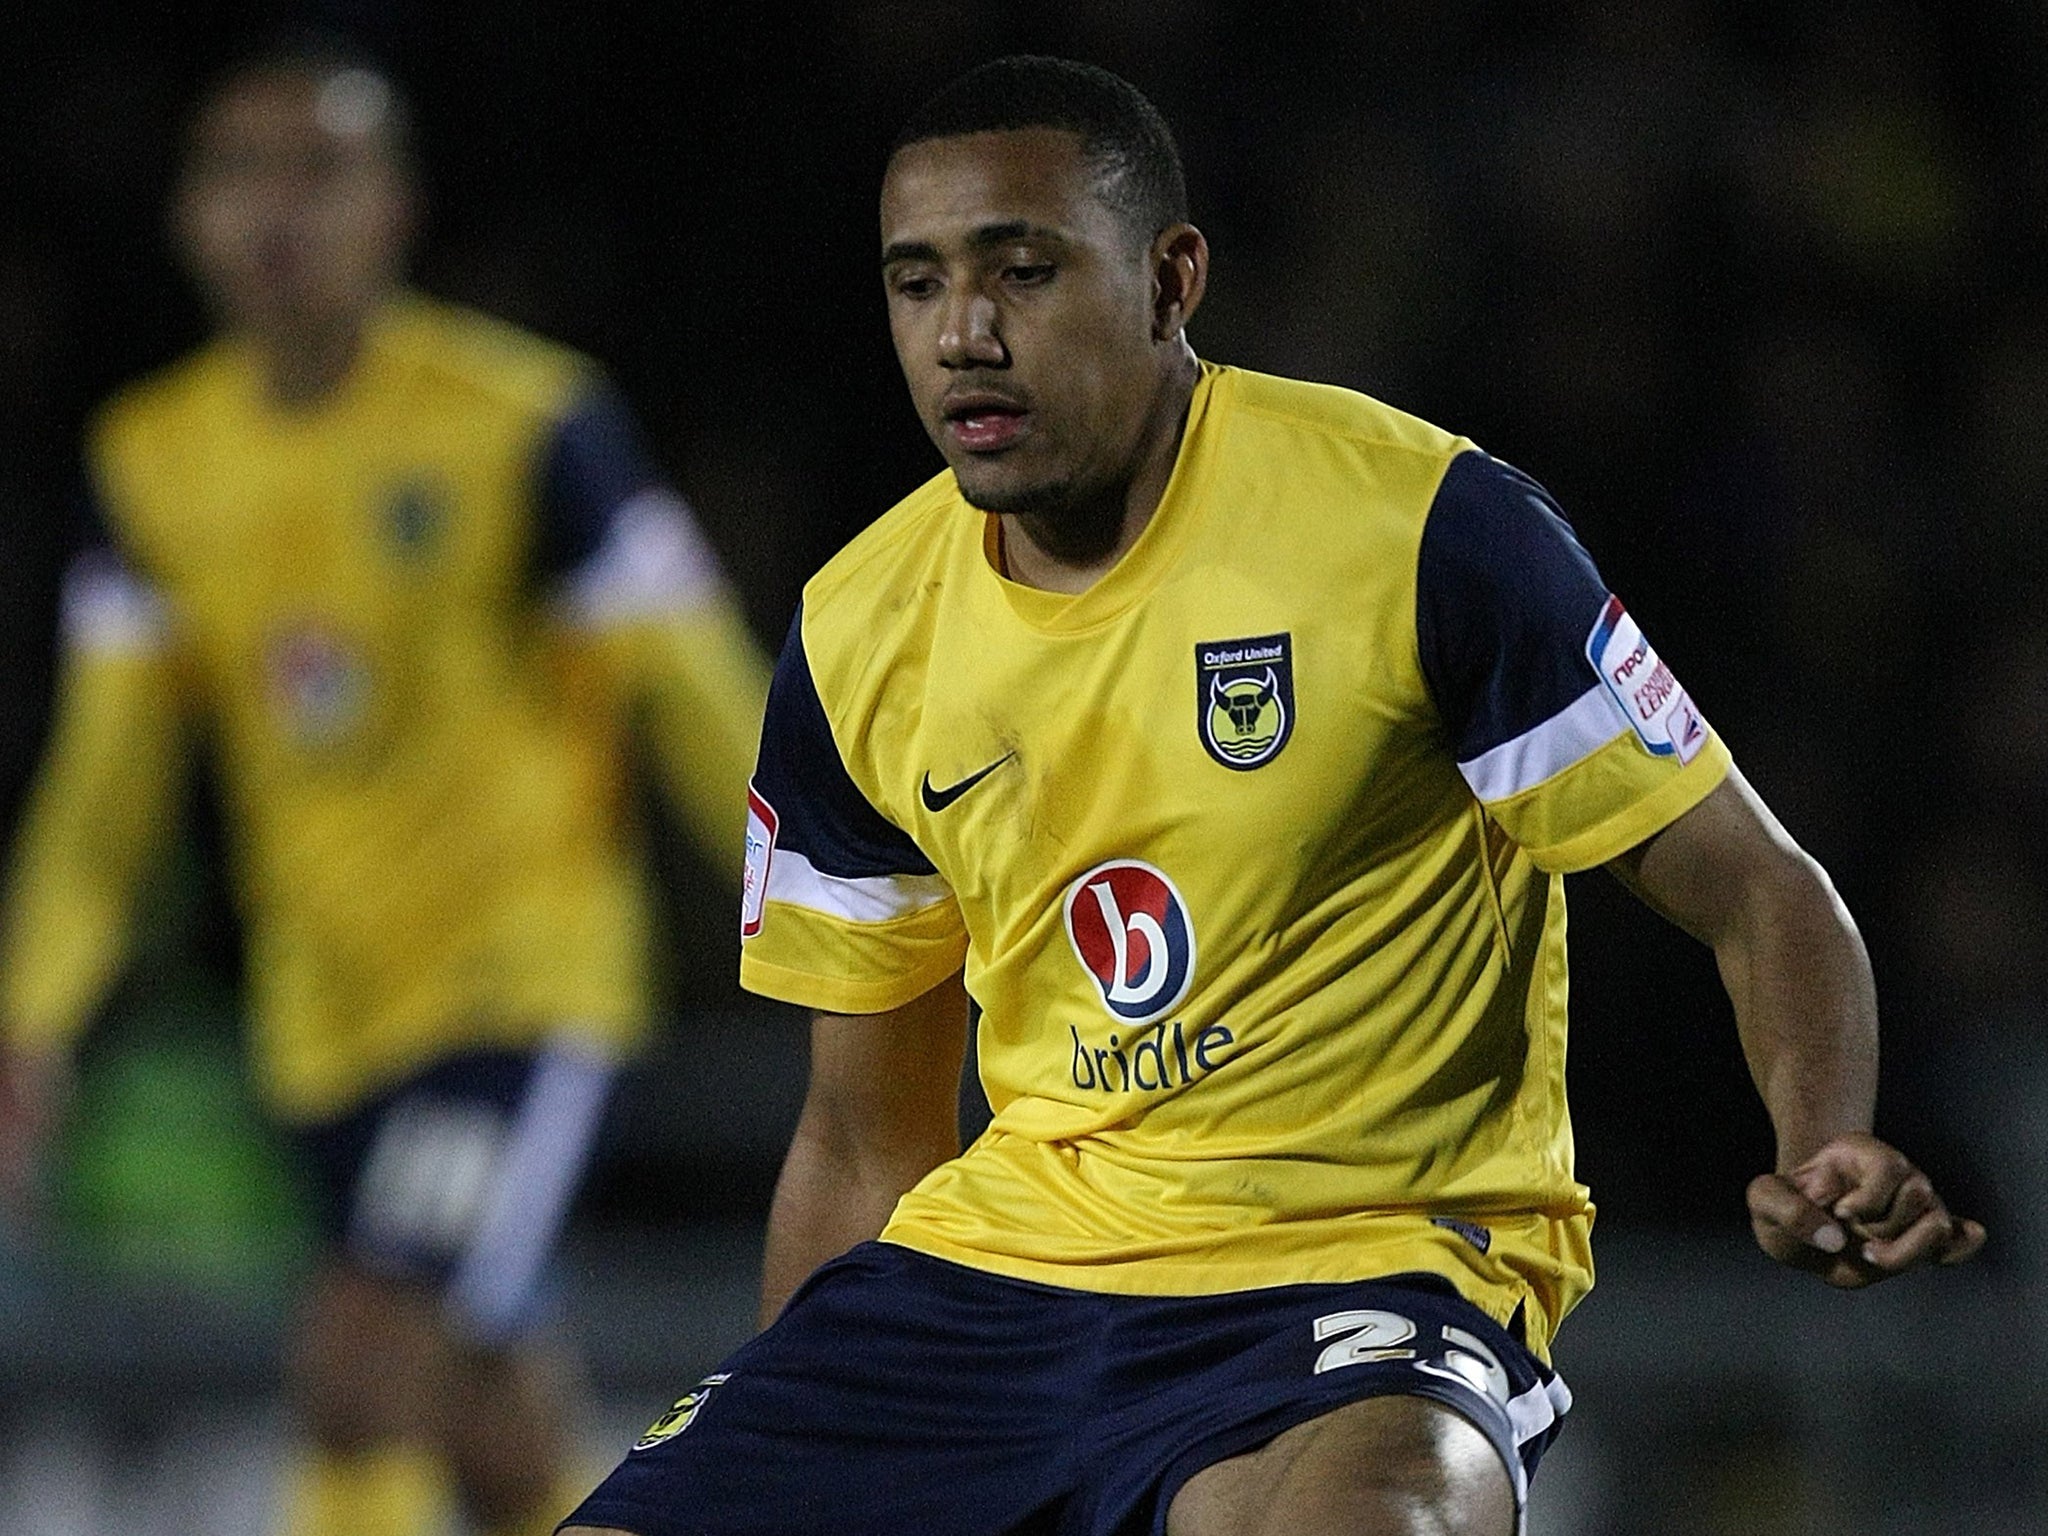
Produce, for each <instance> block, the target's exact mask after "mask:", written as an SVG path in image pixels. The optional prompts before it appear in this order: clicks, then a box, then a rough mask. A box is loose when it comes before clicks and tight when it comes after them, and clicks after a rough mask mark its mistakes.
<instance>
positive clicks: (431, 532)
mask: <svg viewBox="0 0 2048 1536" xmlns="http://www.w3.org/2000/svg"><path fill="white" fill-rule="evenodd" d="M447 523H448V493H447V491H446V490H445V489H443V488H442V487H441V486H439V485H437V484H436V483H435V482H434V481H433V480H432V479H431V478H429V477H428V476H426V475H414V476H412V477H410V478H409V479H406V480H404V481H402V482H400V484H399V485H398V486H397V487H396V488H395V489H393V491H392V492H391V497H390V500H389V501H388V502H387V503H386V504H385V507H384V531H385V533H386V535H388V536H389V538H390V540H391V543H392V545H393V546H394V547H395V548H396V549H397V551H398V552H399V553H400V554H401V555H404V556H407V557H408V558H413V559H417V558H418V557H420V556H422V555H424V554H426V553H427V551H428V550H429V549H430V548H431V547H432V546H433V545H434V543H435V542H436V541H437V540H438V539H439V538H440V536H441V531H442V529H443V528H445V527H446V526H447Z"/></svg>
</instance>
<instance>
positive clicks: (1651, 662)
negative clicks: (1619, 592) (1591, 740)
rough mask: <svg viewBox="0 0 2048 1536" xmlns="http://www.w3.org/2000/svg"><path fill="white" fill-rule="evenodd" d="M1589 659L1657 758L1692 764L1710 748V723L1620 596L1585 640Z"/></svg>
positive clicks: (1611, 599) (1638, 736)
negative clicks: (1644, 633)
mask: <svg viewBox="0 0 2048 1536" xmlns="http://www.w3.org/2000/svg"><path fill="white" fill-rule="evenodd" d="M1586 658H1587V660H1589V661H1591V662H1592V663H1593V670H1594V671H1595V672H1597V673H1599V674H1600V682H1601V685H1602V686H1603V687H1605V688H1606V689H1607V691H1608V693H1609V694H1611V695H1612V696H1613V698H1614V701H1615V703H1617V704H1619V705H1620V706H1621V712H1622V713H1623V714H1624V715H1626V716H1628V723H1629V725H1630V726H1631V727H1633V728H1634V730H1635V733H1636V739H1637V740H1639V741H1641V742H1642V744H1643V747H1644V749H1645V750H1646V751H1648V752H1651V753H1653V754H1654V755H1656V756H1658V757H1675V758H1677V759H1678V761H1679V762H1680V763H1681V764H1684V763H1689V762H1691V761H1692V760H1693V759H1694V758H1695V757H1697V756H1698V755H1699V750H1700V748H1701V747H1703V746H1705V745H1706V744H1707V722H1706V721H1705V720H1703V719H1701V718H1700V712H1699V711H1698V710H1697V709H1695V708H1694V707H1693V702H1692V700H1691V699H1690V698H1688V697H1687V696H1686V692H1685V690H1684V689H1683V688H1682V687H1680V686H1679V683H1678V679H1677V678H1676V677H1674V676H1672V673H1671V668H1670V667H1668V666H1666V665H1665V663H1664V661H1663V660H1662V658H1660V657H1659V656H1658V655H1657V653H1656V651H1655V650H1653V649H1651V646H1650V642H1649V640H1648V639H1647V638H1645V637H1644V635H1643V632H1642V630H1641V629H1639V628H1637V627H1636V621H1635V620H1634V619H1632V618H1630V617H1629V615H1628V610H1627V609H1626V608H1624V607H1622V605H1621V599H1620V598H1618V597H1609V598H1608V599H1607V606H1606V607H1605V608H1603V609H1601V611H1600V618H1599V621H1598V622H1597V623H1595V624H1594V626H1593V632H1592V633H1591V634H1590V635H1588V636H1587V637H1586Z"/></svg>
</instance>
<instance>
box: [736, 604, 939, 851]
mask: <svg viewBox="0 0 2048 1536" xmlns="http://www.w3.org/2000/svg"><path fill="white" fill-rule="evenodd" d="M803 626H804V611H803V608H802V606H801V605H799V606H798V608H797V611H796V618H795V620H794V621H792V623H791V624H790V626H789V638H788V639H787V640H785V641H783V643H782V655H781V656H780V657H778V658H777V659H776V662H775V679H774V681H773V682H772V683H770V684H769V687H768V716H767V719H766V720H765V721H764V722H763V724H762V727H761V757H760V761H759V762H758V763H757V764H756V765H755V768H754V791H755V793H757V794H758V795H760V797H761V798H762V799H764V800H766V801H767V802H768V804H769V805H770V806H771V807H773V809H774V811H775V820H776V828H775V846H776V847H778V848H787V849H791V850H793V851H794V852H797V853H800V854H802V855H803V856H804V857H805V858H806V859H808V860H810V862H811V867H812V868H813V869H815V870H817V871H818V872H819V873H820V874H825V875H837V876H839V877H840V878H842V879H848V880H857V879H861V878H863V877H866V876H874V875H929V874H932V873H934V871H933V868H932V862H931V860H930V859H927V858H926V857H925V856H924V854H923V853H921V852H920V851H919V850H918V846H917V844H916V843H914V842H912V841H911V840H910V834H909V833H907V832H905V831H904V830H903V829H902V828H901V827H899V826H897V825H896V824H895V823H894V822H892V821H890V820H889V819H888V818H887V817H885V816H883V815H882V813H881V812H880V811H878V810H876V809H875V808H874V806H873V805H872V804H870V803H869V801H868V798H867V796H866V795H863V794H862V793H861V792H860V789H859V787H858V786H857V785H855V783H854V782H853V779H852V778H851V777H850V776H849V775H848V774H847V771H846V764H845V762H844V761H842V760H841V758H840V756H839V744H838V743H837V742H835V741H834V740H833V739H832V727H831V725H830V724H829V723H828V722H827V720H826V718H825V706H824V705H823V704H822V703H820V702H819V700H818V689H817V685H816V684H815V683H814V682H813V681H812V680H811V663H810V658H809V657H807V656H806V655H805V654H804V635H803Z"/></svg>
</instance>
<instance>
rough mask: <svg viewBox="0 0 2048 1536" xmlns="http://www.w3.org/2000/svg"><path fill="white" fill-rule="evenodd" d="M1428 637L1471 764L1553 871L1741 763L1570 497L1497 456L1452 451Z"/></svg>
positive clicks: (1474, 779)
mask: <svg viewBox="0 0 2048 1536" xmlns="http://www.w3.org/2000/svg"><path fill="white" fill-rule="evenodd" d="M1416 641H1417V648H1418V651H1419V654H1420V657H1421V662H1422V673H1423V677H1424V680H1425V681H1426V683H1427V685H1428V687H1429V691H1430V695H1431V698H1432V699H1433V701H1434V702H1435V705H1436V709H1437V714H1438V716H1439V719H1440V720H1441V722H1442V726H1443V730H1444V734H1445V736H1446V738H1447V741H1448V743H1449V745H1450V747H1451V750H1452V752H1453V755H1454V756H1455V757H1456V759H1457V763H1458V771H1459V773H1460V774H1461V775H1463V777H1464V779H1465V782H1466V783H1467V784H1468V785H1470V786H1471V789H1472V792H1473V794H1474V795H1476V796H1477V797H1478V799H1479V801H1480V803H1481V804H1483V805H1484V806H1485V807H1486V809H1487V812H1488V814H1490V815H1491V816H1492V817H1493V818H1494V819H1495V820H1496V821H1497V822H1499V823H1500V825H1501V826H1502V828H1503V829H1504V830H1506V832H1507V833H1508V835H1509V836H1511V837H1513V838H1514V839H1515V840H1516V841H1517V842H1518V843H1520V844H1521V845H1522V846H1523V847H1524V848H1525V849H1526V850H1527V851H1528V852H1529V854H1530V856H1531V857H1532V858H1534V859H1535V860H1536V862H1537V863H1538V864H1540V865H1542V866H1543V867H1545V868H1547V869H1553V870H1573V869H1584V868H1588V867H1590V866H1592V865H1594V864H1598V863H1602V862H1604V861H1605V860H1607V859H1610V858H1613V857H1614V856H1615V855H1616V854H1619V853H1621V852H1622V851H1624V850H1625V849H1627V848H1629V847H1632V846H1633V845H1634V844H1636V843H1638V842H1641V841H1642V840H1643V839H1644V838H1646V837H1648V836H1650V835H1651V834H1652V833H1654V832H1656V831H1657V830H1659V829H1660V828H1662V827H1664V826H1666V825H1668V824H1669V823H1670V822H1672V821H1673V820H1675V819H1677V817H1679V816H1680V815H1682V814H1683V813H1684V812H1685V811H1687V810H1689V809H1690V808H1691V807H1692V806H1693V805H1695V804H1697V803H1698V802H1699V801H1700V800H1702V799H1704V798H1705V797H1706V795H1707V793H1708V792H1709V791H1710V790H1712V789H1713V788H1714V786H1715V785H1716V784H1718V783H1719V782H1720V781H1721V779H1722V777H1723V776H1724V775H1725V774H1726V773H1727V771H1728V767H1729V759H1728V753H1727V749H1726V748H1725V747H1724V746H1723V745H1722V744H1721V742H1720V740H1719V738H1718V737H1717V736H1715V734H1714V733H1713V731H1712V730H1711V729H1710V728H1709V727H1708V725H1707V723H1706V721H1705V719H1704V718H1702V716H1701V715H1700V713H1699V711H1698V709H1697V708H1696V707H1695V706H1694V705H1693V702H1692V700H1691V698H1690V697H1689V696H1688V695H1687V694H1686V691H1685V689H1684V688H1683V687H1681V686H1680V685H1679V683H1678V680H1677V678H1676V677H1675V676H1673V674H1672V672H1671V669H1670V667H1669V666H1667V665H1666V664H1665V663H1664V661H1663V660H1662V659H1661V658H1660V657H1659V656H1658V655H1657V653H1656V651H1655V650H1654V649H1653V648H1652V647H1651V645H1650V642H1649V641H1648V639H1647V638H1646V637H1645V636H1644V635H1643V633H1642V631H1641V630H1640V629H1639V628H1638V627H1637V626H1636V622H1635V620H1634V619H1633V618H1631V617H1630V616H1629V613H1628V611H1627V609H1626V608H1624V607H1623V606H1622V603H1621V601H1620V599H1618V598H1617V597H1615V596H1614V595H1613V594H1612V593H1611V592H1609V591H1608V589H1607V586H1606V584H1605V583H1604V582H1603V581H1602V580H1601V579H1600V573H1599V572H1598V570H1596V569H1595V567H1594V565H1593V562H1592V560H1591V558H1590V557H1589V556H1588V555H1587V554H1586V551H1585V550H1584V548H1582V547H1581V546H1580V544H1579V541H1578V539H1577V538H1576V537H1575V536H1574V535H1573V533H1572V530H1571V527H1570V525H1569V524H1568V523H1567V522H1566V521H1565V519H1564V516H1563V514H1562V513H1561V512H1560V511H1559V510H1558V507H1557V504H1556V503H1555V502H1554V501H1552V500H1551V498H1550V496H1549V494H1548V493H1547V492H1546V491H1545V490H1544V489H1543V487H1542V486H1540V485H1538V484H1537V483H1536V482H1535V481H1534V480H1532V479H1530V478H1529V477H1528V476H1527V475H1524V474H1522V473H1521V472H1520V471H1519V470H1517V469H1514V468H1512V467H1511V466H1509V465H1507V464H1504V463H1502V462H1501V461H1500V460H1498V459H1494V458H1491V457H1489V456H1488V455H1486V454H1484V453H1479V452H1476V451H1475V452H1468V453H1464V454H1460V455H1459V456H1458V457H1457V458H1455V459H1453V460H1452V461H1451V465H1450V468H1449V469H1448V470H1447V471H1446V472H1445V475H1444V478H1443V482H1442V484H1441V485H1440V486H1439V487H1438V490H1437V494H1436V499H1435V501H1434V503H1433V504H1432V506H1431V508H1430V513H1429V520H1428V522H1427V524H1426V525H1425V527H1424V529H1423V537H1422V549H1421V554H1420V557H1419V561H1418V565H1417V571H1416Z"/></svg>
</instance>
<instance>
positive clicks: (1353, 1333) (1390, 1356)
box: [1314, 1311, 1511, 1403]
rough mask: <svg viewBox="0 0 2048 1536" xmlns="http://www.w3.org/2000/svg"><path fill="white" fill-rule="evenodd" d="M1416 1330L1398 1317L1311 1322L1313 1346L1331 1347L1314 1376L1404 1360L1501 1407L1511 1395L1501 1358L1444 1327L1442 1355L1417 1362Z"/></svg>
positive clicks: (1370, 1314)
mask: <svg viewBox="0 0 2048 1536" xmlns="http://www.w3.org/2000/svg"><path fill="white" fill-rule="evenodd" d="M1416 1331H1417V1330H1416V1327H1415V1324H1414V1322H1413V1321H1412V1320H1411V1319H1409V1318H1405V1317H1403V1316H1402V1315H1401V1314H1400V1313H1398V1312H1378V1311H1359V1312H1331V1313H1328V1314H1326V1315H1325V1316H1323V1317H1319V1318H1317V1319H1316V1320H1315V1336H1316V1342H1317V1343H1318V1344H1321V1343H1323V1341H1324V1340H1326V1339H1327V1340H1329V1341H1331V1342H1330V1343H1329V1344H1328V1346H1327V1347H1326V1348H1325V1349H1324V1350H1323V1352H1322V1353H1321V1354H1320V1355H1318V1356H1316V1368H1315V1372H1314V1374H1315V1375H1318V1376H1320V1375H1322V1374H1323V1372H1325V1371H1336V1370H1342V1369H1343V1368H1344V1367H1345V1366H1347V1365H1366V1364H1369V1363H1372V1362H1376V1361H1385V1360H1408V1361H1412V1362H1413V1363H1414V1366H1415V1369H1416V1370H1418V1371H1426V1372H1428V1373H1429V1374H1430V1375H1432V1376H1440V1377H1442V1378H1443V1379H1444V1380H1445V1381H1452V1382H1456V1383H1457V1384H1458V1385H1459V1386H1462V1387H1470V1388H1471V1389H1472V1390H1473V1391H1475V1392H1481V1393H1484V1394H1485V1395H1486V1396H1488V1397H1490V1398H1492V1399H1493V1400H1494V1401H1495V1402H1498V1403H1505V1402H1506V1401H1507V1400H1508V1398H1509V1396H1510V1395H1511V1389H1510V1388H1509V1386H1508V1373H1507V1371H1506V1370H1505V1369H1504V1368H1503V1367H1502V1365H1501V1363H1500V1357H1499V1356H1498V1355H1496V1354H1494V1352H1493V1351H1492V1350H1491V1349H1489V1348H1487V1347H1486V1345H1485V1344H1483V1343H1481V1342H1480V1341H1479V1339H1478V1338H1477V1337H1476V1336H1474V1335H1473V1334H1470V1333H1468V1332H1466V1331H1465V1330H1464V1329H1463V1328H1453V1327H1450V1326H1449V1325H1448V1324H1447V1325H1445V1327H1444V1328H1443V1329H1442V1330H1441V1331H1442V1334H1443V1349H1442V1352H1441V1353H1439V1354H1436V1355H1434V1356H1432V1357H1431V1358H1430V1359H1427V1360H1425V1359H1422V1358H1421V1353H1422V1352H1421V1351H1420V1350H1418V1349H1414V1348H1411V1347H1409V1341H1410V1340H1411V1339H1413V1338H1414V1337H1415V1335H1416Z"/></svg>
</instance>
